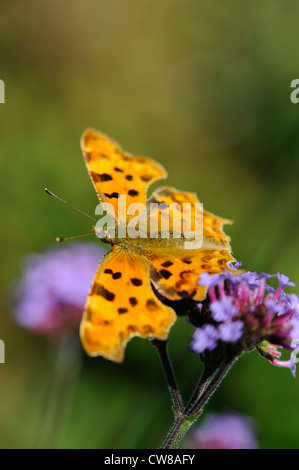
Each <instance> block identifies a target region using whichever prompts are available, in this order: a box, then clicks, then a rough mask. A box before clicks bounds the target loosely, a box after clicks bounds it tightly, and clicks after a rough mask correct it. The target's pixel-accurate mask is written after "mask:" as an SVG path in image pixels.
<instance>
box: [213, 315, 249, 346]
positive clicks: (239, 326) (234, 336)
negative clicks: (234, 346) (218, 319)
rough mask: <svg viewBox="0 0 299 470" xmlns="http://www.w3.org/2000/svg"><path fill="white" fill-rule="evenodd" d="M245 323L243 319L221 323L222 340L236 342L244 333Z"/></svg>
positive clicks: (220, 334) (220, 333) (220, 335)
mask: <svg viewBox="0 0 299 470" xmlns="http://www.w3.org/2000/svg"><path fill="white" fill-rule="evenodd" d="M243 329H244V324H243V322H242V321H241V320H236V321H234V322H227V323H222V324H220V325H219V328H218V331H219V337H220V339H221V340H222V341H226V342H231V343H235V342H236V341H238V339H240V338H241V336H242V334H243Z"/></svg>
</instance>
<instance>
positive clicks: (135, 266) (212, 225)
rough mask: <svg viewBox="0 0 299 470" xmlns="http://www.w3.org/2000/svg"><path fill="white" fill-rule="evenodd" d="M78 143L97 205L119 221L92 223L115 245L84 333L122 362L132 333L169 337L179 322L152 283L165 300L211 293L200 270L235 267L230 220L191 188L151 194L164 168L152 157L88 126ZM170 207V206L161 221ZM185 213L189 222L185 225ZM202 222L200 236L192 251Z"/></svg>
mask: <svg viewBox="0 0 299 470" xmlns="http://www.w3.org/2000/svg"><path fill="white" fill-rule="evenodd" d="M81 147H82V150H83V155H84V158H85V163H86V166H87V169H88V172H89V174H90V177H91V180H92V182H93V185H94V187H95V190H96V192H97V194H98V197H99V200H100V203H101V204H105V209H106V210H107V214H108V216H109V217H110V219H111V220H113V221H114V223H115V227H114V229H113V230H112V229H111V228H108V227H104V228H102V227H101V228H99V229H98V228H97V226H96V227H95V232H96V234H97V236H98V237H99V238H100V239H102V241H104V242H105V243H109V244H110V245H111V246H112V248H111V250H110V251H109V252H108V253H107V254H106V255H105V256H104V258H103V259H102V260H101V262H100V265H99V268H98V270H97V273H96V275H95V278H94V281H93V284H92V287H91V290H90V294H89V296H88V299H87V302H86V306H85V310H84V315H83V319H82V322H81V327H80V335H81V340H82V343H83V346H84V348H85V350H86V352H87V353H88V354H89V355H91V356H96V355H102V356H104V357H105V358H107V359H110V360H113V361H115V362H121V361H122V360H123V358H124V348H125V346H126V344H127V342H128V341H129V340H130V339H131V338H132V337H133V336H141V337H144V338H147V337H155V338H158V339H161V340H165V339H167V337H168V334H169V329H170V327H171V326H172V325H173V323H174V322H175V321H176V314H175V312H174V310H173V309H172V308H171V307H169V306H166V305H164V304H163V303H162V302H161V301H160V300H159V299H158V298H157V296H156V295H155V293H154V292H153V289H152V285H153V286H154V287H155V288H156V290H157V291H158V292H159V293H160V294H161V295H162V296H164V297H165V298H166V299H168V300H173V301H175V300H181V299H184V298H186V299H192V300H194V301H200V300H203V299H204V298H205V296H206V287H204V286H199V285H198V278H199V275H200V273H202V272H209V273H210V274H213V273H215V274H216V273H219V272H222V271H223V270H225V269H230V268H229V262H231V261H234V258H233V257H232V255H231V249H230V245H229V237H228V236H227V235H225V233H224V232H223V230H222V227H223V225H224V224H225V223H230V221H228V220H226V219H222V218H220V217H217V216H215V215H213V214H211V213H209V212H207V211H205V210H203V208H202V207H201V206H200V205H199V201H198V199H197V196H196V195H195V194H194V193H189V192H182V191H178V190H176V189H175V188H172V187H161V188H159V189H157V190H156V191H155V192H154V193H153V195H152V196H151V197H150V198H149V199H147V188H148V186H149V185H150V184H151V183H153V182H154V181H156V180H157V179H162V178H165V177H166V176H167V173H166V170H165V169H164V168H163V167H162V166H161V165H160V164H159V163H157V162H155V161H154V160H151V159H148V158H146V157H134V156H131V155H130V154H129V153H127V152H125V151H123V150H122V148H121V147H120V146H119V145H118V144H117V143H116V142H114V141H113V140H112V139H110V138H109V137H107V136H106V135H104V134H101V133H99V132H97V131H95V130H92V129H89V130H87V131H85V133H84V134H83V136H82V140H81ZM120 202H121V204H122V205H120ZM134 204H135V205H134ZM136 204H137V207H139V209H140V210H141V212H140V213H139V216H140V218H139V229H140V230H139V231H137V232H136V230H135V229H136V227H135V225H134V224H133V229H134V230H133V231H132V230H131V231H130V226H131V225H132V223H133V222H134V220H133V219H134V216H135V213H134V208H135V207H136ZM120 206H121V207H120ZM132 207H133V210H132ZM167 207H169V208H170V207H171V208H172V210H171V211H169V214H167V223H166V225H163V224H164V222H165V220H166V217H165V211H166V210H167ZM185 209H186V210H185ZM188 217H189V218H190V219H191V220H192V223H191V224H189V228H187V229H185V228H186V219H187V218H188ZM119 227H122V232H121V236H120V234H119V233H118V230H117V229H118V228H119ZM124 227H125V230H124ZM140 227H141V228H140ZM165 227H166V228H165ZM198 227H200V231H201V238H200V242H199V244H197V245H196V248H194V249H193V248H192V247H193V245H191V249H190V248H189V249H187V248H186V246H187V245H186V242H189V241H190V240H191V239H192V234H194V233H195V232H196V233H198V232H199V230H198ZM131 229H132V226H131ZM132 233H133V236H132Z"/></svg>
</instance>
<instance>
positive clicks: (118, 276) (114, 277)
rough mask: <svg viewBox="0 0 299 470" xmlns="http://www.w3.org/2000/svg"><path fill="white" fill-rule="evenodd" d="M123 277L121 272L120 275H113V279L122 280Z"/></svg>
mask: <svg viewBox="0 0 299 470" xmlns="http://www.w3.org/2000/svg"><path fill="white" fill-rule="evenodd" d="M121 276H122V274H121V273H120V272H118V273H113V274H112V278H113V279H120V278H121Z"/></svg>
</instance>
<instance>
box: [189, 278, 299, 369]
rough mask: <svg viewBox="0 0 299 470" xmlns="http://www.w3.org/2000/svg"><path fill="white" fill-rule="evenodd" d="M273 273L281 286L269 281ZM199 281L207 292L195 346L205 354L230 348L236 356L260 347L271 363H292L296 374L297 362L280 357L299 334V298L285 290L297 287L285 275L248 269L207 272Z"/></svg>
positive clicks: (194, 347) (279, 364)
mask: <svg viewBox="0 0 299 470" xmlns="http://www.w3.org/2000/svg"><path fill="white" fill-rule="evenodd" d="M269 278H277V280H278V287H277V288H274V287H272V286H271V285H269V284H268V279H269ZM199 284H200V285H204V286H207V287H208V295H207V298H206V300H205V301H204V302H202V303H200V304H198V305H197V326H199V327H198V328H197V329H196V330H195V332H194V335H193V341H192V343H191V349H192V350H193V351H195V352H197V353H198V354H201V355H205V354H207V353H208V352H209V351H214V350H217V349H218V351H222V352H223V349H225V347H226V350H230V354H232V355H235V356H237V355H238V354H240V353H242V352H244V351H250V350H253V349H254V348H257V350H258V351H259V352H260V354H261V355H262V356H264V357H266V358H267V359H268V360H269V361H270V362H271V363H272V364H275V365H278V366H284V367H289V368H290V369H291V371H292V373H293V375H295V370H296V365H295V363H294V362H292V361H291V360H288V361H281V360H279V358H280V355H281V353H280V352H279V350H278V348H286V349H289V350H291V349H292V346H291V342H292V340H293V339H297V338H299V319H298V315H299V299H298V297H297V295H295V294H287V293H286V292H285V291H284V288H285V287H287V286H294V284H293V283H292V282H290V281H289V278H288V277H287V276H285V275H283V274H277V275H270V274H266V273H261V274H257V273H255V272H250V271H248V272H242V273H241V274H235V275H234V273H231V272H229V271H227V272H225V273H222V274H219V275H215V276H210V275H209V274H207V273H203V274H202V275H201V276H200V278H199ZM193 317H194V315H193Z"/></svg>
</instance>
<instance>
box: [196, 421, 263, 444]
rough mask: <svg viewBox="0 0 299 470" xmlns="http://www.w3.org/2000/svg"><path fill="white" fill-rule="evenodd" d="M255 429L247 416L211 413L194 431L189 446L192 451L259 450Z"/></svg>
mask: <svg viewBox="0 0 299 470" xmlns="http://www.w3.org/2000/svg"><path fill="white" fill-rule="evenodd" d="M255 427H256V426H255V423H254V421H253V420H251V418H249V417H247V416H243V415H238V414H216V413H211V414H209V415H207V416H206V418H205V419H204V421H203V422H202V424H200V425H199V426H198V427H197V428H196V429H195V430H194V431H193V433H192V434H191V436H190V438H189V441H188V442H187V445H188V447H189V448H192V449H257V448H258V443H257V440H256V436H255V432H256V430H255Z"/></svg>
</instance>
